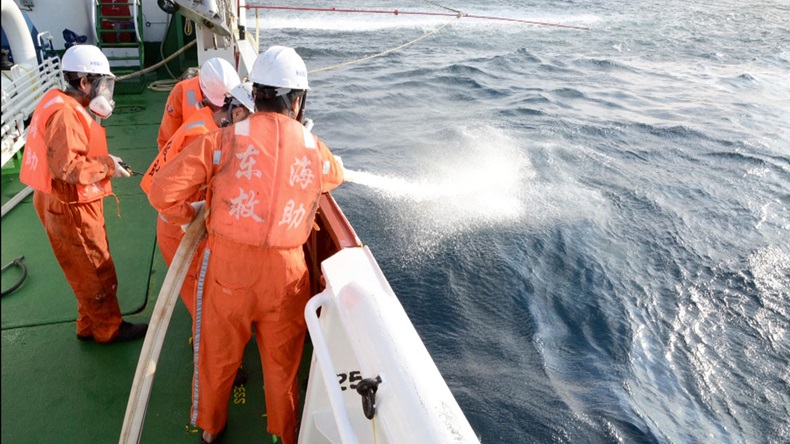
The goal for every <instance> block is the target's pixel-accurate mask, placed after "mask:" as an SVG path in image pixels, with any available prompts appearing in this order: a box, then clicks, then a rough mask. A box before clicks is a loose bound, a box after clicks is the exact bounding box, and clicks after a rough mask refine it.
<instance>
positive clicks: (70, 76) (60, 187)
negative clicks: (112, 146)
mask: <svg viewBox="0 0 790 444" xmlns="http://www.w3.org/2000/svg"><path fill="white" fill-rule="evenodd" d="M61 66H62V68H63V74H64V77H65V78H66V81H67V82H68V86H67V88H66V90H65V92H64V91H61V90H58V89H55V90H51V91H49V92H48V93H47V94H45V95H44V97H43V98H42V99H41V101H40V102H39V104H38V106H37V107H36V110H35V111H34V112H33V117H32V119H31V122H30V131H29V135H28V139H27V147H26V148H25V153H24V157H23V162H22V168H21V170H20V179H21V180H22V182H24V183H25V184H27V185H30V186H31V187H33V188H34V189H35V192H34V195H33V205H34V207H35V209H36V213H37V214H38V217H39V219H41V222H42V223H43V224H44V229H45V231H46V232H47V236H48V237H49V242H50V244H51V245H52V250H53V252H54V253H55V257H56V258H57V260H58V263H59V264H60V266H61V268H62V269H63V273H64V274H65V275H66V279H67V280H68V282H69V285H70V286H71V288H72V290H73V291H74V295H75V296H76V297H77V311H78V313H79V317H78V318H77V338H78V339H80V340H83V341H88V340H95V341H96V342H101V343H109V342H121V341H128V340H132V339H137V338H141V337H143V336H145V333H146V331H147V329H148V325H147V324H142V323H141V324H132V323H129V322H126V321H124V320H123V319H122V318H121V309H120V307H119V306H118V298H117V290H118V278H117V275H116V273H115V264H114V263H113V260H112V257H111V256H110V246H109V243H108V240H107V231H106V228H105V225H104V202H103V201H102V199H103V198H104V197H105V196H108V195H111V194H112V186H111V185H110V178H111V177H129V175H130V173H129V172H128V171H127V170H126V168H124V166H123V165H122V161H121V159H120V158H119V157H116V156H113V155H110V154H109V153H108V151H107V139H106V137H105V132H104V128H103V127H102V126H101V125H100V124H98V123H97V122H96V121H95V120H94V119H93V117H92V116H91V115H90V114H88V112H87V111H86V110H85V107H86V106H87V107H89V108H90V110H91V111H92V112H93V113H94V114H95V115H97V116H99V117H102V118H107V117H109V115H110V114H111V113H112V109H113V106H114V102H113V101H112V93H113V87H114V82H115V76H114V75H113V74H112V73H111V72H110V64H109V62H108V61H107V57H105V56H104V54H102V52H101V50H100V49H99V48H97V47H95V46H91V45H77V46H72V47H71V48H69V49H68V50H66V52H65V53H64V54H63V60H62V65H61Z"/></svg>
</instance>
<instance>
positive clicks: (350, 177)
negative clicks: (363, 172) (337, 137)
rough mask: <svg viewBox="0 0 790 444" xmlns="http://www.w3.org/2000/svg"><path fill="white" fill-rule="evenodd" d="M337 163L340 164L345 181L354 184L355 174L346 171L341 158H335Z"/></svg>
mask: <svg viewBox="0 0 790 444" xmlns="http://www.w3.org/2000/svg"><path fill="white" fill-rule="evenodd" d="M333 156H334V154H333ZM335 161H337V163H339V164H340V169H341V170H342V171H343V180H344V181H346V182H353V181H354V179H353V176H354V172H353V171H351V170H348V169H346V166H345V165H343V159H341V158H340V156H335Z"/></svg>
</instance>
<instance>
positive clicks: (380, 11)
mask: <svg viewBox="0 0 790 444" xmlns="http://www.w3.org/2000/svg"><path fill="white" fill-rule="evenodd" d="M426 1H427V0H426ZM247 9H271V10H281V11H312V12H348V13H364V14H393V15H427V16H431V15H432V16H442V17H459V18H460V17H463V18H474V19H482V20H497V21H504V22H514V23H525V24H528V25H538V26H552V27H555V28H565V29H578V30H582V31H589V30H590V28H588V27H586V26H572V25H561V24H558V23H549V22H537V21H533V20H522V19H514V18H508V17H495V16H491V15H474V14H465V13H463V12H460V11H459V12H455V13H452V14H451V13H448V12H425V11H400V10H398V9H342V8H307V7H296V6H262V5H247ZM445 9H449V8H445ZM450 10H451V11H455V10H454V9H450Z"/></svg>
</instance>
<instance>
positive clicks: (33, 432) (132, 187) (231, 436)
mask: <svg viewBox="0 0 790 444" xmlns="http://www.w3.org/2000/svg"><path fill="white" fill-rule="evenodd" d="M166 98H167V93H164V92H153V91H149V90H146V91H144V92H143V93H141V94H134V95H120V96H116V100H117V102H118V104H117V107H116V110H115V113H114V114H113V116H112V117H110V119H108V120H107V121H106V127H107V136H108V137H107V138H108V145H109V147H110V152H111V153H113V154H116V155H119V156H121V157H122V158H123V159H124V160H125V161H126V162H127V163H129V164H130V165H131V166H132V168H134V169H135V170H136V171H145V170H146V169H147V166H148V165H149V164H150V162H151V161H152V160H153V158H154V157H155V155H156V135H157V131H158V128H159V122H160V120H161V116H162V110H163V108H164V103H165V100H166ZM139 185H140V177H139V176H134V177H132V178H129V179H115V180H113V188H114V191H115V193H116V195H117V196H118V198H119V200H120V210H121V218H120V219H119V218H118V216H117V210H116V205H115V200H114V199H113V198H106V199H105V219H106V222H107V230H108V236H109V239H110V249H111V252H112V255H113V259H114V261H115V264H116V268H117V271H118V277H119V294H118V297H119V301H120V304H121V309H122V311H123V313H124V317H125V319H127V320H130V321H132V322H142V321H145V322H147V321H148V320H149V319H150V317H151V312H152V310H153V308H154V304H155V303H156V297H157V295H158V292H159V289H160V287H161V284H162V281H163V280H164V277H165V274H166V272H167V269H166V267H165V264H164V261H163V260H162V258H161V254H160V253H159V251H158V249H157V247H156V240H155V236H156V228H155V226H156V213H155V212H154V210H153V209H152V208H151V207H150V206H149V205H148V202H147V199H146V198H145V195H144V194H143V192H142V190H141V189H140V187H139ZM22 188H23V186H22V185H21V184H20V183H19V182H18V179H17V178H16V177H14V176H4V177H3V182H2V192H1V193H0V194H2V202H3V203H5V202H7V201H8V200H9V199H10V198H11V197H13V196H14V195H15V194H16V192H17V191H19V190H21V189H22ZM22 255H24V256H25V259H24V262H25V264H26V265H27V267H28V277H27V280H26V281H25V283H24V284H23V285H22V286H21V287H20V288H19V289H18V290H17V291H15V292H14V293H12V294H10V295H7V296H4V297H3V298H2V440H3V442H5V443H72V442H80V443H113V442H117V441H118V438H119V435H120V430H121V426H122V424H123V417H124V412H125V410H126V403H127V400H128V396H129V390H130V388H131V384H132V379H133V377H134V372H135V369H136V366H137V359H138V357H139V353H140V349H141V348H142V344H143V341H142V340H140V341H135V342H131V343H123V344H112V345H99V344H95V343H84V342H80V341H78V340H77V339H76V337H75V334H76V330H75V322H74V321H75V319H76V316H77V309H76V301H75V299H74V296H73V293H72V292H71V290H70V288H69V287H68V285H67V283H66V280H65V278H64V277H63V273H62V272H61V270H60V268H59V266H58V265H57V262H56V261H55V258H54V255H53V254H52V250H51V249H50V248H49V244H48V242H47V239H46V235H45V233H44V230H43V228H42V227H41V224H40V222H39V221H38V219H37V218H36V216H35V213H34V210H33V206H32V196H29V197H28V198H27V199H26V200H25V201H23V202H22V203H21V204H19V205H18V206H17V207H16V208H14V209H13V210H12V211H11V212H10V213H8V214H7V215H6V216H5V217H3V219H2V265H5V264H7V263H9V262H10V261H12V260H13V259H14V258H16V257H18V256H22ZM18 277H19V272H18V270H16V269H15V268H12V269H9V270H6V271H5V272H3V275H2V288H3V289H7V288H9V287H10V286H11V285H12V284H13V283H14V282H15V281H16V279H18ZM190 334H191V320H190V317H189V314H188V312H187V311H186V308H185V307H184V305H183V304H182V303H181V302H180V301H179V302H178V305H176V309H175V312H174V314H173V319H172V321H171V324H170V329H169V330H168V335H167V338H166V340H165V343H164V346H163V349H162V354H161V356H160V361H159V367H158V370H157V376H156V379H155V380H154V385H153V393H152V395H151V399H150V403H149V407H148V411H147V415H146V422H145V426H144V429H143V435H142V442H144V443H182V442H183V443H186V442H190V443H194V442H197V441H198V440H199V438H198V433H197V431H196V430H193V429H191V428H190V427H188V422H189V406H190V396H191V393H190V387H191V378H192V348H191V345H190V344H189V337H190ZM307 356H309V355H307ZM308 361H309V358H305V359H303V366H302V368H303V371H302V374H306V368H307V366H308V365H309V362H308ZM244 366H245V368H246V369H247V371H248V373H249V381H248V383H247V384H246V386H245V387H244V390H243V391H242V390H239V391H237V393H236V395H235V397H234V396H232V397H231V403H230V406H229V413H230V415H229V420H228V429H227V432H226V434H225V439H224V441H223V442H225V443H234V442H271V438H270V437H268V436H267V435H266V433H265V430H266V416H265V407H264V398H263V389H262V386H263V380H262V375H261V365H260V360H259V358H258V352H257V348H256V347H255V344H254V341H253V342H251V343H250V344H248V347H247V352H246V353H245V357H244Z"/></svg>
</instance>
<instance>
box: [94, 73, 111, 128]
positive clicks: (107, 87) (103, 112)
mask: <svg viewBox="0 0 790 444" xmlns="http://www.w3.org/2000/svg"><path fill="white" fill-rule="evenodd" d="M114 89H115V79H114V78H112V77H100V78H99V79H98V80H96V81H95V82H93V89H92V90H91V102H90V104H89V105H88V108H90V110H91V112H92V113H93V114H95V115H96V116H98V117H100V118H102V119H106V118H108V117H110V116H111V115H112V111H113V109H114V108H115V101H114V100H113V99H112V95H113V91H114Z"/></svg>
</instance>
